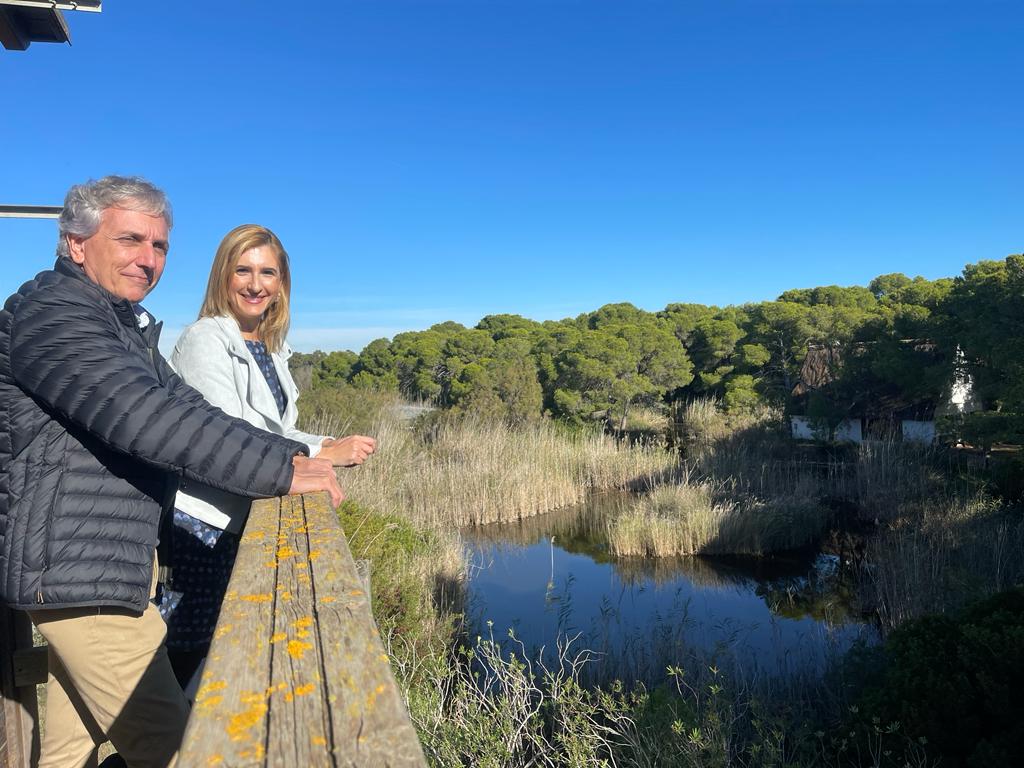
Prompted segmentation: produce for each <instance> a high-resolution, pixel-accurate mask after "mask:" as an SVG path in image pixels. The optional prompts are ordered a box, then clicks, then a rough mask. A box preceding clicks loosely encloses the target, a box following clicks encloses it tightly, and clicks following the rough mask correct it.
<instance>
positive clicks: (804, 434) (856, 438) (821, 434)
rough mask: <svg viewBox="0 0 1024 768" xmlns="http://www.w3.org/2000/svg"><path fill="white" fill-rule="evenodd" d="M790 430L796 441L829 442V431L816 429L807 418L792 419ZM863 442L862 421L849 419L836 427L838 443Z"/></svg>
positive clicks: (793, 417)
mask: <svg viewBox="0 0 1024 768" xmlns="http://www.w3.org/2000/svg"><path fill="white" fill-rule="evenodd" d="M790 429H791V430H792V434H793V439H795V440H828V432H827V430H825V429H821V428H819V429H815V428H814V424H813V423H812V422H811V420H810V419H808V418H807V417H806V416H792V417H790ZM861 440H863V435H862V434H861V429H860V419H847V420H846V421H843V422H840V424H839V426H837V427H836V442H837V443H859V442H861Z"/></svg>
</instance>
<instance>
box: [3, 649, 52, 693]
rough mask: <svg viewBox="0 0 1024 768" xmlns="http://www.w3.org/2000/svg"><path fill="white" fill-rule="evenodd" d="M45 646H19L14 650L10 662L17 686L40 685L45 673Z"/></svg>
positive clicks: (43, 681) (44, 680)
mask: <svg viewBox="0 0 1024 768" xmlns="http://www.w3.org/2000/svg"><path fill="white" fill-rule="evenodd" d="M46 657H47V647H46V645H45V644H44V645H37V646H35V647H34V648H19V649H18V650H16V651H15V652H14V658H13V659H11V663H12V664H13V665H14V684H15V685H16V686H17V687H18V688H23V687H25V686H29V685H42V684H43V683H45V682H46V675H47V660H46Z"/></svg>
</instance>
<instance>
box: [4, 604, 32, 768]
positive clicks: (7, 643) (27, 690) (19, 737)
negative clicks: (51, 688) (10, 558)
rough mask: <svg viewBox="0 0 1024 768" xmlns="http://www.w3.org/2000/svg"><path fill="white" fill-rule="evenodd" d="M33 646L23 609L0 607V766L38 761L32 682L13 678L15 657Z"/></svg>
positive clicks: (15, 767) (19, 766) (7, 767)
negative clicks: (0, 696)
mask: <svg viewBox="0 0 1024 768" xmlns="http://www.w3.org/2000/svg"><path fill="white" fill-rule="evenodd" d="M31 647H32V622H30V621H29V618H28V616H27V615H26V614H25V612H24V611H10V610H7V609H6V608H0V689H2V693H3V707H2V708H0V766H3V767H4V768H28V767H29V766H34V765H36V763H38V762H39V728H38V725H39V708H38V704H37V700H36V686H35V683H34V682H30V683H27V684H22V685H18V683H19V682H23V681H20V680H17V679H16V675H15V669H14V665H15V658H16V657H19V656H20V654H21V653H22V652H24V651H27V650H28V649H31Z"/></svg>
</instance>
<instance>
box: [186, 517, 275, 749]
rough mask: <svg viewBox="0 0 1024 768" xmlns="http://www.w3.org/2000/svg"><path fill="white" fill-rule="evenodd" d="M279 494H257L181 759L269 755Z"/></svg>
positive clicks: (197, 696)
mask: <svg viewBox="0 0 1024 768" xmlns="http://www.w3.org/2000/svg"><path fill="white" fill-rule="evenodd" d="M280 504H281V501H280V499H265V500H261V501H257V502H254V503H253V505H252V512H251V513H250V514H249V520H248V522H247V524H246V527H245V532H244V534H243V535H242V542H241V545H240V546H239V549H238V557H237V559H236V561H235V567H234V570H233V571H232V574H231V581H230V582H229V583H228V591H227V594H226V595H225V597H224V604H223V605H222V607H221V613H220V619H219V620H218V622H217V629H216V632H215V633H214V640H213V644H212V645H211V647H210V655H209V658H208V659H207V663H206V667H205V669H204V670H203V676H202V680H201V682H200V685H199V690H198V692H197V693H196V701H195V704H194V706H193V708H192V714H191V716H190V717H189V723H188V727H187V729H186V730H185V738H184V742H183V744H182V751H181V757H180V759H179V762H180V764H181V765H187V766H197V767H198V766H245V765H262V764H263V762H262V761H263V760H264V758H265V757H266V744H267V711H268V708H269V705H268V700H269V698H270V695H271V690H270V649H271V644H270V639H271V628H272V627H273V626H274V603H275V600H276V591H277V568H276V567H274V562H275V560H276V552H277V546H278V544H277V542H278V536H279V533H280V530H279V527H280V517H281V516H280Z"/></svg>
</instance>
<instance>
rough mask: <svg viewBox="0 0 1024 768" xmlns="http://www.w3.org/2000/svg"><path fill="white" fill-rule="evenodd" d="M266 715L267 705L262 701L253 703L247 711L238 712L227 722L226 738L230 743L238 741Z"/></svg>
mask: <svg viewBox="0 0 1024 768" xmlns="http://www.w3.org/2000/svg"><path fill="white" fill-rule="evenodd" d="M266 714H267V705H266V704H265V703H264V702H263V701H259V702H257V703H254V704H253V705H252V706H251V707H249V708H248V709H247V710H245V711H243V712H239V713H238V714H236V715H234V716H233V717H232V718H231V720H229V721H228V725H227V732H228V736H230V737H231V740H232V741H240V740H241V739H242V737H243V736H245V734H246V732H248V731H249V729H250V728H252V727H253V726H254V725H256V724H257V723H258V722H260V721H261V720H262V719H263V716H264V715H266Z"/></svg>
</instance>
